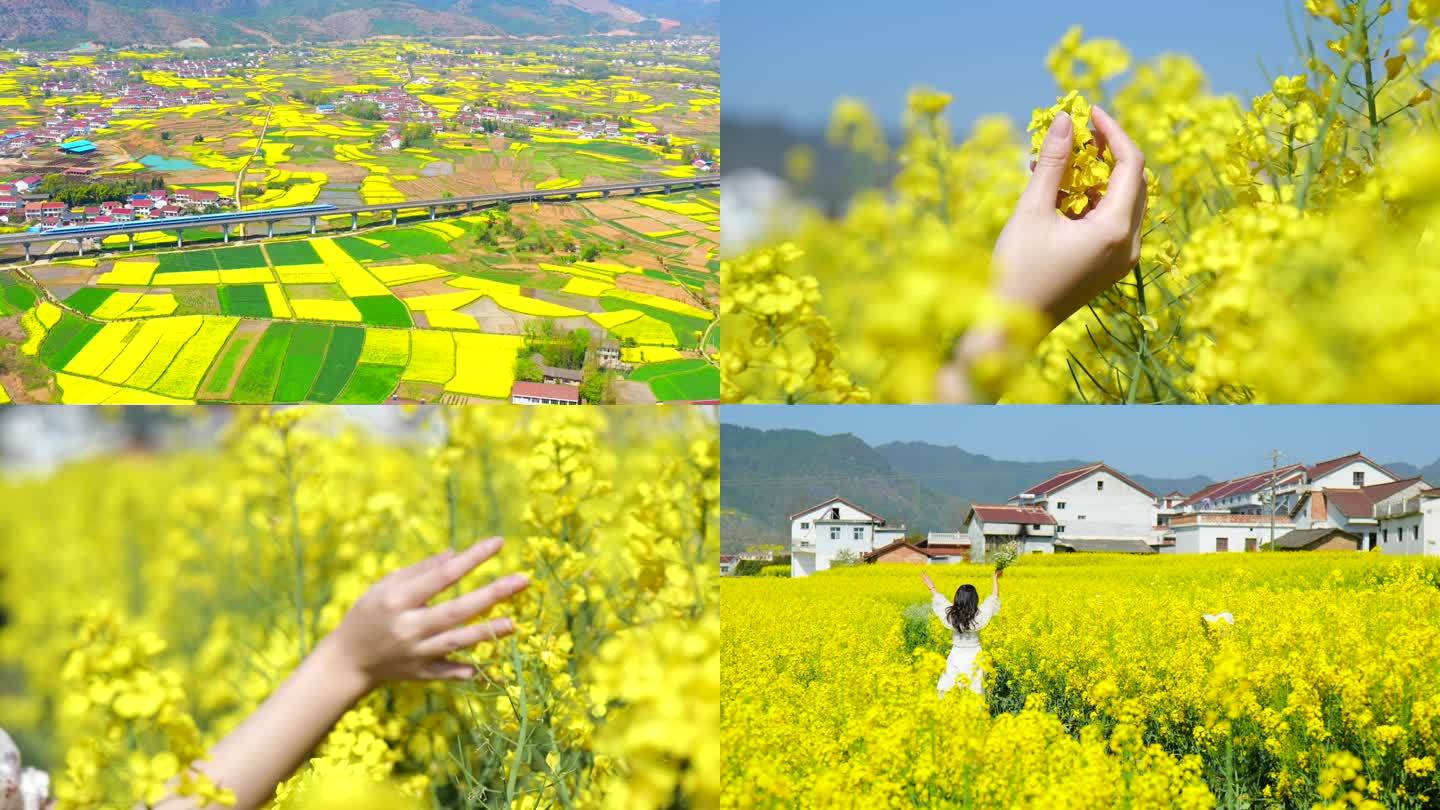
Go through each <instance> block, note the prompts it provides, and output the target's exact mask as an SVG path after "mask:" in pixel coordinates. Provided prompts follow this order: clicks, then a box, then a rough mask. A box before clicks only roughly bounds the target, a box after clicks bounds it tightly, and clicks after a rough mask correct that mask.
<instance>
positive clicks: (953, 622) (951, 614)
mask: <svg viewBox="0 0 1440 810" xmlns="http://www.w3.org/2000/svg"><path fill="white" fill-rule="evenodd" d="M978 612H980V592H979V591H977V590H975V586H974V585H961V586H960V587H958V588H956V589H955V602H954V604H952V605H950V607H948V608H945V618H946V619H949V620H950V627H951V629H953V630H955V631H957V632H961V633H964V632H967V631H968V630H969V629H970V622H973V621H975V614H976V613H978Z"/></svg>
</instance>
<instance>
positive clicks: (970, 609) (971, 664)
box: [920, 571, 1000, 696]
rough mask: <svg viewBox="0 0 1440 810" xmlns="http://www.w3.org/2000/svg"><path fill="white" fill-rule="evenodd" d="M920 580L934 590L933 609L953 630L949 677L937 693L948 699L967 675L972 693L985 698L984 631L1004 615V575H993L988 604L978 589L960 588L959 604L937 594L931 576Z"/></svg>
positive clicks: (947, 664)
mask: <svg viewBox="0 0 1440 810" xmlns="http://www.w3.org/2000/svg"><path fill="white" fill-rule="evenodd" d="M920 578H921V579H923V580H925V587H927V588H929V589H930V607H931V609H933V610H934V611H935V615H936V616H939V617H940V621H942V622H944V623H945V626H946V627H948V628H950V635H951V641H950V656H949V657H948V658H946V659H945V673H944V674H943V675H941V676H940V682H939V683H938V684H936V685H935V688H936V690H937V691H938V692H939V694H940V695H941V696H944V694H945V693H946V692H949V691H950V689H951V688H952V687H954V686H955V682H956V681H957V680H958V679H959V678H960V676H961V675H963V676H965V677H966V678H968V679H969V684H970V691H972V692H974V693H975V694H977V695H981V694H984V691H983V690H982V689H981V687H980V679H981V678H982V677H983V676H984V674H985V673H984V672H982V671H981V669H980V664H979V658H980V629H981V628H982V627H984V626H985V625H987V624H989V623H990V620H991V619H993V618H995V614H996V613H999V612H1000V572H999V571H996V572H995V573H994V574H992V575H991V577H990V582H991V586H992V587H991V593H990V596H989V597H987V598H986V599H985V601H984V602H981V601H980V592H979V591H977V590H975V586H974V585H961V586H960V587H959V588H956V589H955V601H953V602H952V601H949V600H947V599H946V598H945V597H943V596H941V595H940V592H939V591H937V590H935V583H934V582H931V581H930V575H929V574H921V575H920Z"/></svg>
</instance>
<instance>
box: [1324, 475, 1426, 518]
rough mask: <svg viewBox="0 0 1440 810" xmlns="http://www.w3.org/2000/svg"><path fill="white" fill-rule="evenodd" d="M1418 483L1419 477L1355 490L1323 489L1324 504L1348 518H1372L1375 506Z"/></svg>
mask: <svg viewBox="0 0 1440 810" xmlns="http://www.w3.org/2000/svg"><path fill="white" fill-rule="evenodd" d="M1418 482H1420V477H1419V476H1415V477H1414V478H1406V479H1404V480H1403V481H1391V482H1389V483H1385V484H1371V485H1370V486H1368V487H1359V488H1357V489H1331V488H1329V487H1326V488H1325V503H1326V504H1327V506H1333V507H1335V508H1338V509H1339V510H1340V511H1341V512H1343V513H1345V514H1346V515H1347V516H1349V517H1352V518H1353V517H1373V516H1374V514H1375V504H1377V503H1379V502H1381V501H1383V500H1385V499H1386V498H1388V497H1390V496H1391V495H1394V494H1395V493H1397V492H1399V491H1401V490H1403V489H1405V488H1407V487H1410V486H1412V485H1414V484H1416V483H1418Z"/></svg>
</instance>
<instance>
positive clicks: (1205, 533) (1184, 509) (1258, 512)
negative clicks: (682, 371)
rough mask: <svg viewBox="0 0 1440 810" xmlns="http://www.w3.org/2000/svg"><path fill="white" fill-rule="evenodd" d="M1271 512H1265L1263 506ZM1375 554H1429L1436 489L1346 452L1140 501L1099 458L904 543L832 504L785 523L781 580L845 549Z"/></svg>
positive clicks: (883, 556) (927, 556)
mask: <svg viewBox="0 0 1440 810" xmlns="http://www.w3.org/2000/svg"><path fill="white" fill-rule="evenodd" d="M1272 500H1273V501H1274V508H1273V509H1272V508H1271V501H1272ZM1272 539H1273V542H1274V544H1275V548H1277V549H1286V550H1333V549H1357V550H1360V551H1368V550H1370V549H1375V548H1378V549H1380V551H1381V552H1382V553H1385V554H1425V555H1432V556H1440V488H1435V487H1433V486H1432V485H1431V484H1429V483H1427V482H1425V481H1424V480H1423V479H1421V478H1419V477H1414V478H1405V479H1402V478H1400V477H1399V476H1397V475H1396V474H1395V473H1394V472H1392V471H1390V470H1387V469H1385V468H1384V467H1382V466H1380V465H1379V464H1377V463H1375V462H1374V461H1371V460H1370V459H1369V458H1366V457H1365V456H1364V455H1363V454H1361V453H1351V454H1349V455H1346V456H1341V457H1339V458H1334V459H1330V460H1328V461H1322V462H1320V463H1318V464H1314V465H1311V466H1308V467H1307V466H1305V465H1303V464H1291V465H1287V466H1284V467H1276V468H1274V469H1270V470H1264V471H1262V472H1257V473H1252V474H1249V475H1244V476H1240V477H1238V478H1232V479H1229V480H1227V481H1220V482H1217V483H1214V484H1211V485H1209V486H1207V487H1204V488H1202V489H1201V490H1200V491H1198V492H1196V493H1194V494H1192V495H1189V496H1183V495H1181V494H1180V493H1178V492H1171V493H1168V494H1166V495H1163V496H1156V495H1154V494H1152V493H1151V492H1150V491H1149V490H1147V489H1146V488H1145V487H1143V486H1141V485H1140V484H1138V483H1136V482H1135V481H1134V480H1132V479H1130V478H1129V477H1127V476H1125V475H1124V474H1123V473H1120V472H1119V471H1117V470H1115V469H1113V468H1111V467H1110V466H1108V465H1106V464H1104V463H1103V462H1099V463H1095V464H1089V465H1086V466H1084V467H1077V468H1075V469H1073V470H1066V471H1064V472H1061V473H1057V474H1056V475H1053V476H1051V477H1050V478H1047V479H1046V480H1044V481H1042V482H1040V483H1039V484H1036V485H1035V486H1032V487H1029V488H1028V489H1026V490H1025V491H1024V492H1021V493H1019V494H1017V495H1015V496H1014V497H1012V498H1010V500H1009V502H1008V503H1004V504H975V505H973V506H972V507H971V508H970V509H969V511H968V512H967V513H966V515H965V519H964V521H963V522H962V523H961V530H960V531H959V532H931V533H930V534H929V537H928V538H927V539H925V540H916V541H914V542H909V541H906V539H905V527H904V526H903V525H901V526H893V527H892V526H889V525H888V524H887V523H886V521H885V520H884V519H883V518H881V517H880V516H878V515H875V514H874V513H872V512H869V511H866V510H864V509H861V508H860V507H858V506H856V505H855V504H853V503H851V502H850V501H847V500H845V499H844V498H840V497H835V498H832V499H830V500H828V501H826V502H824V503H821V504H817V505H815V506H812V507H810V508H809V509H806V510H804V511H801V512H797V513H796V514H794V515H791V516H790V543H791V572H792V575H793V576H806V575H808V574H812V573H814V572H816V571H823V570H825V569H827V568H829V567H830V566H831V563H832V561H833V560H834V558H835V556H836V555H837V554H840V553H841V552H842V551H848V552H850V553H852V554H854V555H856V556H857V557H860V558H862V559H864V560H865V561H866V562H912V563H922V564H929V565H933V564H946V563H955V562H962V561H964V560H965V559H966V557H968V558H969V559H971V560H976V561H979V560H983V559H984V558H985V554H986V552H987V550H990V549H993V548H995V546H997V545H1000V544H1009V543H1018V544H1020V548H1021V551H1022V552H1023V553H1027V554H1028V553H1047V554H1048V553H1053V552H1057V551H1058V552H1075V551H1109V552H1130V553H1145V554H1149V553H1155V552H1161V553H1166V554H1214V553H1230V552H1240V553H1243V552H1248V551H1259V550H1260V549H1262V548H1264V547H1265V546H1267V545H1269V544H1270V543H1271V542H1272Z"/></svg>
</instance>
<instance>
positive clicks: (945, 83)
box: [721, 0, 1406, 127]
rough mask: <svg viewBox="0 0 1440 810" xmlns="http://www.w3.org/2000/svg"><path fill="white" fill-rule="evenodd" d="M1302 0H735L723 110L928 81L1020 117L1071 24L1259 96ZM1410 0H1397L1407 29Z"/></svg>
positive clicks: (895, 106)
mask: <svg viewBox="0 0 1440 810" xmlns="http://www.w3.org/2000/svg"><path fill="white" fill-rule="evenodd" d="M1287 6H1288V7H1289V9H1290V10H1291V12H1292V16H1293V17H1294V19H1295V23H1296V26H1297V28H1298V29H1299V30H1303V28H1302V27H1301V26H1302V25H1303V23H1304V21H1305V18H1306V15H1305V12H1304V4H1303V2H1301V0H1206V1H1205V2H1180V1H1179V0H1092V1H1091V2H1075V1H1074V0H1066V2H1059V1H1058V0H1027V1H1026V2H1014V1H1013V0H1011V1H1009V2H989V1H987V2H973V0H893V2H884V3H859V2H850V1H849V0H845V2H841V1H840V0H780V1H779V2H775V0H725V5H724V10H723V11H722V15H723V16H722V18H721V23H722V26H723V38H724V40H723V41H724V48H725V67H724V70H723V71H722V79H721V81H722V95H723V96H724V99H725V115H726V116H727V117H728V116H732V115H733V116H736V117H739V116H742V115H744V116H749V115H760V116H768V117H771V118H778V119H780V120H783V121H786V122H789V123H791V124H794V125H798V126H808V127H814V126H818V125H823V123H824V122H825V121H826V120H827V119H828V116H829V112H830V106H831V103H832V102H833V101H834V99H835V98H836V97H837V96H841V95H852V96H858V97H860V98H862V99H865V100H866V101H868V102H870V105H871V108H872V109H873V110H875V111H876V113H877V114H880V115H882V116H883V117H884V119H885V120H887V121H891V122H898V120H899V113H900V111H901V109H902V107H903V105H904V97H905V92H906V90H907V89H908V88H909V87H910V86H911V85H913V84H917V83H928V84H932V85H934V86H936V87H938V88H940V89H941V90H944V91H946V92H949V93H951V94H953V95H954V96H955V102H954V105H953V106H952V112H953V114H952V120H954V121H955V123H956V124H957V125H959V126H961V127H966V126H968V124H969V123H970V122H971V121H973V120H974V118H975V117H976V116H977V115H978V114H983V113H991V112H1002V113H1008V114H1009V115H1010V116H1011V117H1012V118H1015V119H1017V120H1018V121H1019V122H1020V124H1021V125H1023V124H1025V123H1026V122H1028V121H1029V117H1030V111H1031V110H1032V109H1033V108H1035V107H1037V106H1042V105H1048V104H1049V103H1051V102H1052V101H1053V98H1054V96H1055V94H1056V88H1055V85H1054V82H1053V80H1052V79H1051V78H1050V75H1049V73H1048V72H1047V71H1046V70H1045V54H1046V53H1047V52H1048V51H1049V50H1050V47H1051V46H1052V45H1053V44H1054V43H1055V42H1056V41H1057V40H1059V38H1060V36H1061V34H1063V33H1064V32H1065V29H1066V28H1068V27H1069V26H1070V25H1072V24H1080V25H1082V26H1084V28H1085V34H1086V36H1087V37H1091V36H1095V37H1108V38H1111V39H1117V40H1119V41H1120V42H1121V44H1123V45H1124V46H1125V47H1126V48H1128V49H1129V50H1130V52H1131V54H1132V55H1133V56H1134V57H1135V59H1136V61H1141V60H1144V59H1147V58H1150V57H1153V56H1156V55H1158V54H1161V53H1165V52H1179V53H1187V54H1189V55H1191V56H1192V57H1194V58H1195V59H1196V60H1197V61H1198V62H1199V63H1200V65H1201V67H1203V68H1204V70H1205V72H1206V73H1207V75H1209V77H1210V80H1211V84H1212V87H1213V88H1214V89H1215V90H1218V91H1221V92H1230V93H1235V94H1236V95H1238V96H1241V98H1242V99H1243V100H1245V101H1247V102H1248V99H1249V97H1250V96H1252V95H1254V94H1256V93H1258V92H1263V91H1264V90H1266V89H1268V88H1269V83H1268V82H1267V81H1266V79H1265V76H1266V74H1265V73H1264V72H1263V71H1262V70H1261V68H1260V60H1263V61H1264V63H1265V66H1266V68H1268V70H1269V71H1270V74H1271V75H1273V74H1275V73H1279V72H1282V71H1285V70H1289V71H1292V72H1294V71H1296V70H1298V69H1299V66H1300V64H1301V62H1300V60H1299V59H1298V57H1297V56H1296V50H1295V47H1294V45H1293V41H1292V39H1291V35H1290V28H1289V26H1288V24H1287V22H1286V7H1287ZM1405 7H1406V3H1405V2H1404V0H1401V1H1400V2H1397V3H1396V4H1395V12H1394V14H1392V16H1391V17H1390V22H1391V25H1392V28H1391V30H1398V27H1396V26H1397V25H1398V23H1399V22H1400V21H1403V19H1404V10H1405Z"/></svg>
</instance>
